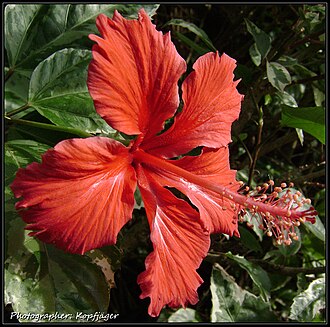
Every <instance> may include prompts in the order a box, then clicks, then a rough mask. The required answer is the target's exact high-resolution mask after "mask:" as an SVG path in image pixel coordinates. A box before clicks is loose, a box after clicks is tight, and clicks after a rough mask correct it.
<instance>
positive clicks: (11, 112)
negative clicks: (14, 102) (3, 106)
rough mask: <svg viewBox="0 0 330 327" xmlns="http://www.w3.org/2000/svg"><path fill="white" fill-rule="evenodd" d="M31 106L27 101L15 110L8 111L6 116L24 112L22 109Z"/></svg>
mask: <svg viewBox="0 0 330 327" xmlns="http://www.w3.org/2000/svg"><path fill="white" fill-rule="evenodd" d="M30 107H31V105H30V104H29V103H26V104H24V105H23V106H21V107H19V108H17V109H14V110H11V111H9V112H7V113H6V116H7V117H11V116H14V115H16V114H18V113H20V112H22V111H24V110H26V109H28V108H30Z"/></svg>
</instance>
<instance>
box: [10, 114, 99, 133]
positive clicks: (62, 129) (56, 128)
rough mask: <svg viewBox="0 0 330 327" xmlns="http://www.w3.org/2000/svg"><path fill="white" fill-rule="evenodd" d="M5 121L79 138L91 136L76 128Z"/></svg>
mask: <svg viewBox="0 0 330 327" xmlns="http://www.w3.org/2000/svg"><path fill="white" fill-rule="evenodd" d="M5 119H6V120H7V121H8V122H11V123H14V124H19V125H26V126H32V127H37V128H42V129H48V130H51V131H58V132H66V133H71V134H74V135H77V136H80V137H91V136H93V135H91V134H89V133H87V132H84V131H82V130H80V129H77V128H71V127H61V126H55V125H51V124H44V123H39V122H34V121H29V120H24V119H16V118H9V117H5Z"/></svg>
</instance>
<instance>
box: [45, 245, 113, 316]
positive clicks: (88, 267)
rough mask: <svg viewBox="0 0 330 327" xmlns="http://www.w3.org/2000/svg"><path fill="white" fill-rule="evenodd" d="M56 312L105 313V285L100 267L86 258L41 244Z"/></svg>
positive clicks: (106, 286)
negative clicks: (51, 282) (54, 299)
mask: <svg viewBox="0 0 330 327" xmlns="http://www.w3.org/2000/svg"><path fill="white" fill-rule="evenodd" d="M45 246H46V250H47V259H48V264H49V267H50V268H49V272H50V274H51V276H52V279H53V281H54V288H55V298H56V309H57V310H58V311H59V312H66V313H73V314H75V313H76V312H79V311H82V312H84V313H93V312H97V311H99V312H106V311H107V310H108V306H109V291H110V289H109V287H108V284H107V282H106V280H105V278H104V275H103V273H102V271H101V269H100V268H99V267H98V266H97V265H95V264H93V263H91V262H90V260H89V259H88V257H86V256H80V255H74V254H69V253H65V252H63V251H61V250H59V249H57V248H55V247H53V246H50V245H45Z"/></svg>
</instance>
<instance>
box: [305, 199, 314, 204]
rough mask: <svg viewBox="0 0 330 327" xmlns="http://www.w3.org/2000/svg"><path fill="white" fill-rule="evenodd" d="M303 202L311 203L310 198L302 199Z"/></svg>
mask: <svg viewBox="0 0 330 327" xmlns="http://www.w3.org/2000/svg"><path fill="white" fill-rule="evenodd" d="M303 202H304V203H306V204H308V205H310V204H311V203H312V201H311V199H303Z"/></svg>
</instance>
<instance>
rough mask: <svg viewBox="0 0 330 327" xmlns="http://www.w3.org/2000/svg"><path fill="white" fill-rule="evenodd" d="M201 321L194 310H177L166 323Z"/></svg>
mask: <svg viewBox="0 0 330 327" xmlns="http://www.w3.org/2000/svg"><path fill="white" fill-rule="evenodd" d="M200 321H201V319H200V317H199V316H198V313H197V312H196V310H194V309H190V308H187V309H182V308H181V309H179V310H177V311H176V312H174V313H173V314H172V315H171V316H170V317H169V318H168V322H200Z"/></svg>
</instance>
